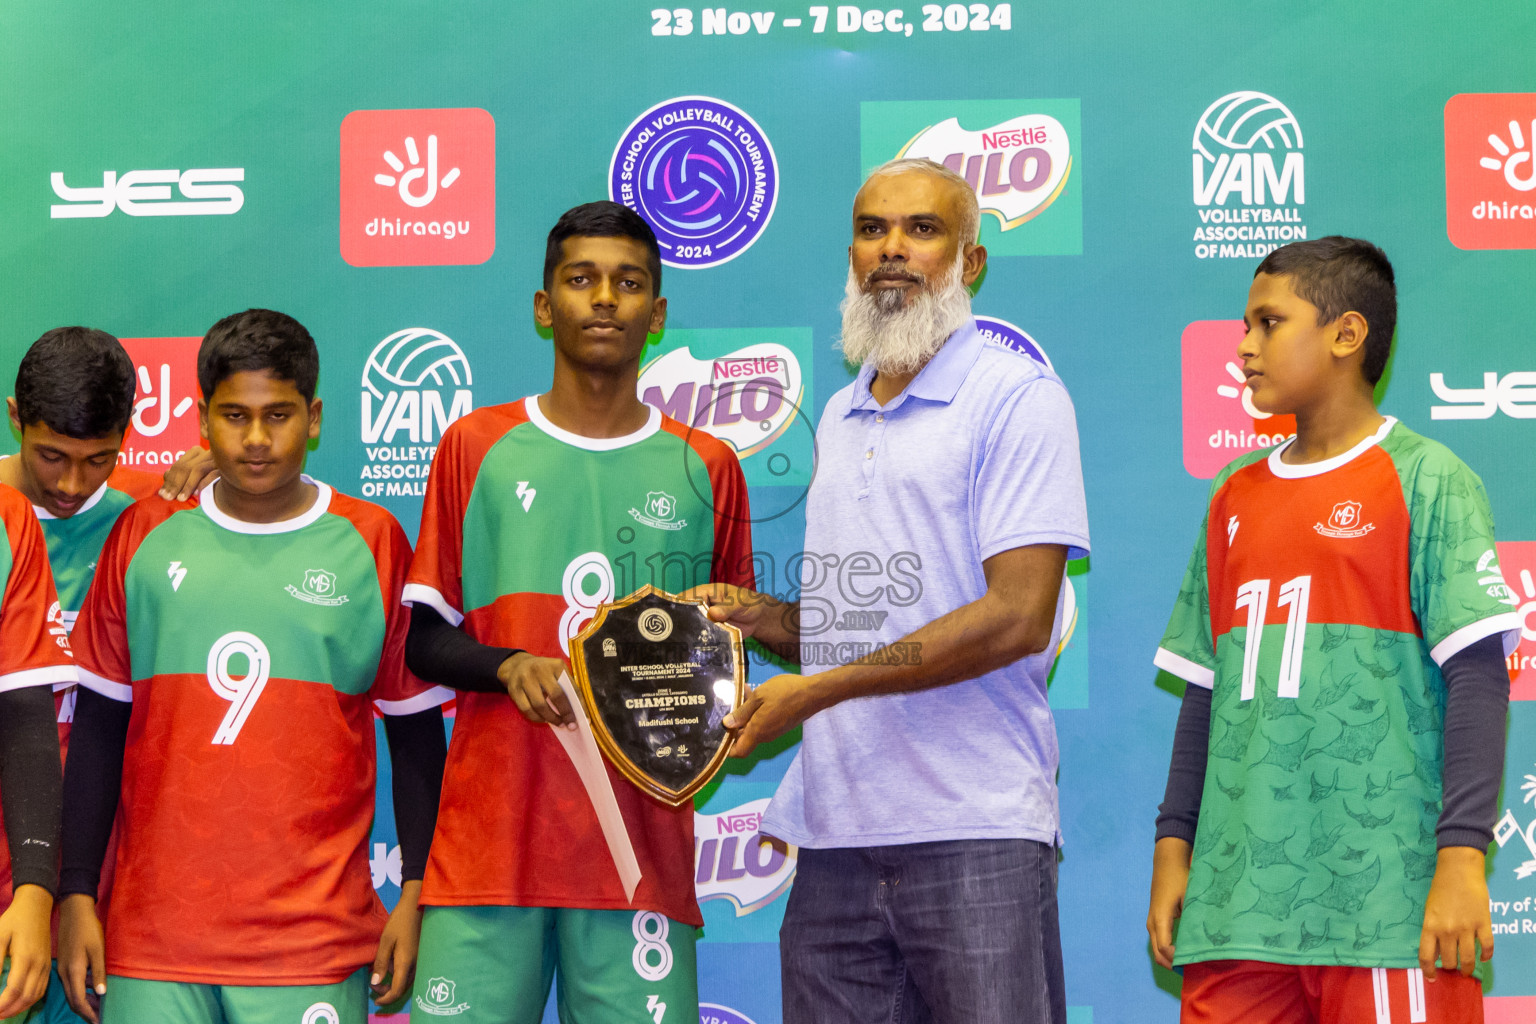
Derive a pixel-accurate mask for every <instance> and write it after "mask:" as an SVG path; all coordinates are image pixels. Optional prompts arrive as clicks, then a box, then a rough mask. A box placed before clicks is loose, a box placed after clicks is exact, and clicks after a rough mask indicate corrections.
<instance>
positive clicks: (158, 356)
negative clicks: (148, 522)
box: [117, 338, 203, 473]
mask: <svg viewBox="0 0 1536 1024" xmlns="http://www.w3.org/2000/svg"><path fill="white" fill-rule="evenodd" d="M121 340H122V343H123V348H124V349H126V350H127V352H128V357H129V358H130V359H132V360H133V370H134V377H135V380H136V383H137V386H136V387H135V388H134V393H133V419H132V420H131V421H129V424H128V434H127V436H126V437H125V438H124V439H123V450H122V451H121V452H119V453H118V456H117V460H118V462H119V463H121V464H122V465H125V466H133V467H134V468H136V469H143V470H147V471H149V472H162V473H163V472H164V471H165V467H167V466H169V465H171V464H172V463H174V462H175V461H176V460H177V459H178V458H179V457H180V456H181V454H182V453H183V452H185V451H186V450H187V449H188V448H195V447H197V446H198V445H199V444H200V443H201V435H200V433H199V431H198V425H197V400H198V399H199V398H201V397H202V393H201V391H199V390H198V387H197V349H198V346H200V345H201V344H202V343H203V339H202V338H123V339H121Z"/></svg>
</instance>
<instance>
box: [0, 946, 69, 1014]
mask: <svg viewBox="0 0 1536 1024" xmlns="http://www.w3.org/2000/svg"><path fill="white" fill-rule="evenodd" d="M10 976H11V962H10V961H9V960H7V961H6V962H5V967H4V968H0V990H3V989H4V988H5V983H6V982H7V981H8V980H9V979H10ZM5 1019H6V1020H7V1021H10V1022H11V1024H85V1021H84V1020H82V1019H81V1018H80V1017H79V1016H78V1015H77V1014H76V1013H75V1011H74V1010H71V1009H70V1008H69V1000H67V999H65V998H64V979H63V978H61V977H59V962H58V961H57V960H55V961H54V962H53V965H52V966H51V967H50V968H49V970H48V990H47V991H46V992H44V993H43V998H41V999H39V1000H38V1001H37V1002H35V1003H33V1004H32V1005H31V1006H29V1007H27V1008H26V1009H25V1010H23V1011H22V1012H21V1013H18V1014H16V1015H15V1016H14V1017H7V1018H5Z"/></svg>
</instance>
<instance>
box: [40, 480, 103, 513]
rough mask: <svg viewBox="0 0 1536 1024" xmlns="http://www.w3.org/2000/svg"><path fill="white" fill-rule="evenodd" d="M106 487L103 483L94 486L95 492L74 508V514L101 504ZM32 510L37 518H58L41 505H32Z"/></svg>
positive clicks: (87, 510) (84, 511)
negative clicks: (96, 486)
mask: <svg viewBox="0 0 1536 1024" xmlns="http://www.w3.org/2000/svg"><path fill="white" fill-rule="evenodd" d="M107 489H108V488H107V485H106V484H105V483H103V484H102V485H101V486H100V487H98V488H96V493H94V494H92V495H91V496H90V497H89V498H86V499H85V504H84V505H81V506H80V507H79V508H77V509H75V515H77V516H78V515H83V514H84V513H86V512H89V511H90V510H91V509H93V508H95V507H96V506H97V505H99V504H101V499H102V498H105V497H106V496H107ZM32 512H33V514H35V515H36V516H37V518H39V519H57V518H59V517H58V516H56V515H54V514H53V513H52V512H49V511H48V510H47V509H45V508H43V506H41V505H33V506H32Z"/></svg>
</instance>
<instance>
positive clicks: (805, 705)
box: [725, 675, 821, 757]
mask: <svg viewBox="0 0 1536 1024" xmlns="http://www.w3.org/2000/svg"><path fill="white" fill-rule="evenodd" d="M815 679H816V677H815V676H793V675H782V676H774V677H773V678H772V679H770V680H768V681H767V682H766V683H763V684H762V685H761V686H756V687H753V688H752V690H751V691H750V692H748V694H747V699H746V700H745V701H744V702H742V705H741V706H740V707H738V708H737V709H736V710H734V711H732V712H731V713H730V714H728V715H726V716H725V727H726V728H727V729H729V730H731V731H732V732H734V733H736V741H735V742H734V743H732V744H731V756H732V757H746V756H748V755H749V754H751V753H752V751H753V750H755V749H756V748H757V745H758V744H760V743H767V742H769V741H771V740H776V739H778V738H779V737H780V736H782V735H784V734H785V733H786V732H788V731H789V730H791V729H793V728H794V727H795V726H797V725H799V724H800V723H801V722H803V721H805V720H806V719H807V718H810V717H811V716H812V715H814V714H815V713H816V712H818V711H820V710H821V708H820V707H819V706H818V705H817V704H816V701H815V699H814V697H813V696H812V695H813V693H814V692H815V683H814V680H815Z"/></svg>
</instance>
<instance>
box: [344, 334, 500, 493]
mask: <svg viewBox="0 0 1536 1024" xmlns="http://www.w3.org/2000/svg"><path fill="white" fill-rule="evenodd" d="M473 384H474V373H473V371H472V370H471V369H470V365H469V359H468V357H466V356H465V355H464V351H463V349H461V348H459V346H458V344H457V343H456V342H455V341H454V340H453V339H452V338H450V337H448V336H447V335H446V334H443V333H442V332H440V331H435V330H433V329H431V328H430V327H408V328H406V329H405V330H403V331H396V332H395V333H393V334H391V335H389V336H388V337H386V338H385V339H384V340H383V341H380V342H379V343H378V344H377V345H375V346H374V347H373V351H372V352H370V353H369V355H368V361H367V362H366V363H365V364H364V365H363V377H362V394H361V406H362V408H361V412H362V424H361V427H362V440H363V445H364V446H365V451H364V455H365V462H364V465H363V471H362V478H361V479H362V493H363V496H364V497H368V498H372V497H381V496H382V497H397V496H398V497H403V496H418V497H419V496H421V495H422V494H425V493H426V480H427V475H428V472H429V471H430V469H431V467H432V455H433V453H435V452H436V451H437V442H438V441H439V440H440V439H441V438H442V436H443V431H445V430H447V429H448V425H449V424H450V423H452V422H454V421H455V420H457V419H459V418H460V417H461V416H464V415H466V414H467V413H468V412H469V411H470V410H471V409H473V408H474V401H475V397H474V393H473V392H472V390H471V386H472V385H473Z"/></svg>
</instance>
